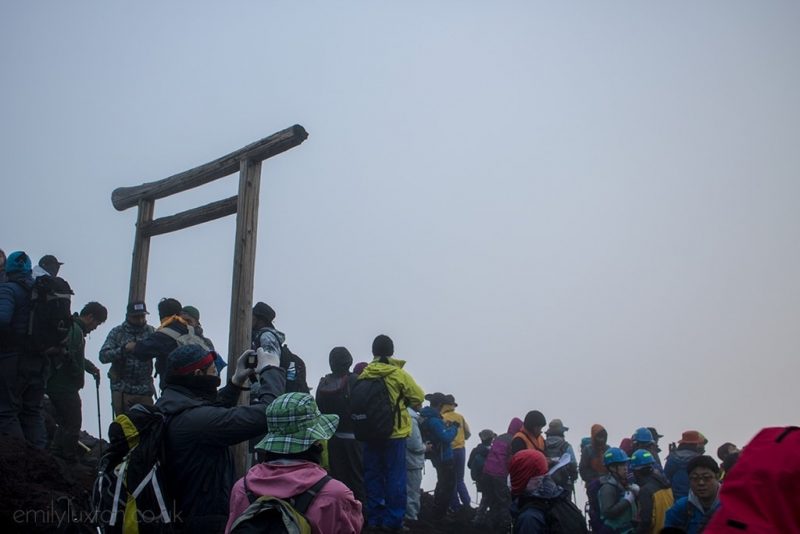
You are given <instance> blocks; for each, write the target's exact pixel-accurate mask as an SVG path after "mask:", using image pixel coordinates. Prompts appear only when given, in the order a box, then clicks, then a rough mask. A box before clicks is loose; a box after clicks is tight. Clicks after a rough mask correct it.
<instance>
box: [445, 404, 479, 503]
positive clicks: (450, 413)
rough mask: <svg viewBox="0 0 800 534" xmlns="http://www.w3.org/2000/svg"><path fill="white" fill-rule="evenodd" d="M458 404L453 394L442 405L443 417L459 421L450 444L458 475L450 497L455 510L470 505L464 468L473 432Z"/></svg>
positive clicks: (446, 419)
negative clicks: (467, 444)
mask: <svg viewBox="0 0 800 534" xmlns="http://www.w3.org/2000/svg"><path fill="white" fill-rule="evenodd" d="M457 406H458V404H457V403H456V398H455V397H454V396H453V395H449V394H448V395H445V400H444V404H443V405H442V419H444V420H445V421H450V422H451V423H458V427H457V431H456V437H455V438H453V442H452V443H451V445H450V446H451V447H452V449H453V468H454V469H455V477H456V489H455V491H454V492H453V496H452V498H451V499H450V509H451V510H453V511H455V510H458V509H459V508H461V507H462V506H469V505H470V497H469V490H468V489H467V485H466V484H464V469H465V467H466V465H467V449H466V448H465V445H466V440H468V439H469V438H470V436H471V435H472V434H471V433H470V431H469V425H468V424H467V421H466V419H464V416H463V415H461V414H460V413H458V412H456V411H455V409H456V407H457Z"/></svg>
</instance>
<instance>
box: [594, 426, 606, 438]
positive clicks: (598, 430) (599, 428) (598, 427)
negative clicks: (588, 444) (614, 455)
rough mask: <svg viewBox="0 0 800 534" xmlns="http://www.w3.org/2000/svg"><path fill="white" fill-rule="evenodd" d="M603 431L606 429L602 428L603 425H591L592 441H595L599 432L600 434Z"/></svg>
mask: <svg viewBox="0 0 800 534" xmlns="http://www.w3.org/2000/svg"><path fill="white" fill-rule="evenodd" d="M605 429H606V427H604V426H603V425H598V424H594V425H592V441H593V442H594V441H597V440H596V439H595V438H596V437H597V434H599V433H600V432H602V431H603V430H605Z"/></svg>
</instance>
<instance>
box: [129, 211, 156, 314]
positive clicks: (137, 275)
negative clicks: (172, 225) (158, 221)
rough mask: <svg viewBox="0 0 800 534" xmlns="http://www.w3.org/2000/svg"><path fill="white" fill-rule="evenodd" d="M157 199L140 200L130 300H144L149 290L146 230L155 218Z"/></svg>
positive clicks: (132, 263)
mask: <svg viewBox="0 0 800 534" xmlns="http://www.w3.org/2000/svg"><path fill="white" fill-rule="evenodd" d="M155 205H156V201H155V200H153V199H142V200H139V213H138V215H137V217H136V237H134V240H133V260H132V262H131V285H130V288H129V290H128V302H134V301H142V302H144V297H145V293H146V292H147V262H148V261H149V259H150V236H149V235H147V234H146V233H145V231H144V229H145V227H146V226H147V225H148V224H149V223H150V222H151V221H152V220H153V212H154V210H155Z"/></svg>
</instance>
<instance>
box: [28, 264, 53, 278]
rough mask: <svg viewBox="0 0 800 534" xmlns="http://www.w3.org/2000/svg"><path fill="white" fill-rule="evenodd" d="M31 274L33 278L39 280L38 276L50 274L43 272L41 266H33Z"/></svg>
mask: <svg viewBox="0 0 800 534" xmlns="http://www.w3.org/2000/svg"><path fill="white" fill-rule="evenodd" d="M31 274H32V275H33V277H34V278H39V277H40V276H50V273H48V272H47V271H45V270H44V269H43V268H42V266H41V265H34V266H33V269H32V270H31Z"/></svg>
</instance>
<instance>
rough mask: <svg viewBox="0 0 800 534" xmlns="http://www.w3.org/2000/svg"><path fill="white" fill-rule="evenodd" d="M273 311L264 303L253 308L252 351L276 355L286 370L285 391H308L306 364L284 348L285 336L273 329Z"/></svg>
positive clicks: (287, 348) (259, 303) (258, 303)
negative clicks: (260, 349)
mask: <svg viewBox="0 0 800 534" xmlns="http://www.w3.org/2000/svg"><path fill="white" fill-rule="evenodd" d="M274 321H275V310H273V309H272V307H271V306H270V305H269V304H267V303H265V302H257V303H256V305H255V306H253V331H252V332H253V335H252V347H251V348H252V349H254V350H255V349H258V348H259V347H260V348H262V349H264V351H265V352H267V353H268V354H273V355H275V354H277V355H278V357H280V359H281V367H283V368H284V369H286V391H287V393H288V392H291V391H299V392H301V393H308V392H309V391H310V389H309V387H308V384H307V383H306V363H305V362H304V361H303V359H302V358H301V357H300V356H298V355H297V354H295V353H293V352H292V351H291V350H289V347H287V346H286V343H285V341H286V334H284V333H283V332H281V331H280V330H278V329H276V328H275V325H274V324H273V322H274Z"/></svg>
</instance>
